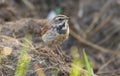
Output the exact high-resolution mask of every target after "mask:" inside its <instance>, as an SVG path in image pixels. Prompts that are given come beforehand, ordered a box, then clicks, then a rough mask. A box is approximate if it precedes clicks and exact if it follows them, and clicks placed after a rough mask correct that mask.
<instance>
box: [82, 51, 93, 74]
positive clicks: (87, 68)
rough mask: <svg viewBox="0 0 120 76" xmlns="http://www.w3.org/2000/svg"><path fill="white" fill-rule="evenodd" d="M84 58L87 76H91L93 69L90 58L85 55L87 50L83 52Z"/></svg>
mask: <svg viewBox="0 0 120 76" xmlns="http://www.w3.org/2000/svg"><path fill="white" fill-rule="evenodd" d="M83 57H84V63H85V68H86V70H87V73H86V76H91V74H92V68H91V65H90V63H89V60H88V57H87V55H86V53H85V50H83Z"/></svg>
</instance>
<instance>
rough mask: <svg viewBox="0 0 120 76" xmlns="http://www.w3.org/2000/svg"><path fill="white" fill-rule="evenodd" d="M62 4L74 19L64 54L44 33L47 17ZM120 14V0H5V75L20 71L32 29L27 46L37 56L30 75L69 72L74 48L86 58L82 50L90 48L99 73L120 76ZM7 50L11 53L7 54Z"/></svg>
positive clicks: (0, 35) (0, 5) (0, 4)
mask: <svg viewBox="0 0 120 76" xmlns="http://www.w3.org/2000/svg"><path fill="white" fill-rule="evenodd" d="M58 8H60V9H62V13H61V14H64V15H67V16H69V17H70V22H69V24H70V29H71V30H70V36H69V38H68V39H67V40H66V41H65V42H63V44H61V49H62V52H63V57H61V55H60V54H59V53H58V52H57V49H56V48H55V47H48V46H46V45H45V44H44V43H43V41H42V40H41V37H40V32H41V30H40V29H41V27H40V26H42V25H44V24H45V23H44V19H46V18H47V16H48V14H49V13H50V11H51V10H55V9H58ZM119 12H120V1H119V0H75V1H73V0H1V1H0V55H1V63H0V76H13V75H14V73H15V69H16V65H17V62H18V58H19V55H20V51H21V48H22V47H23V46H24V45H23V44H24V40H25V37H26V34H28V33H29V34H30V36H31V41H28V43H29V46H26V47H29V48H28V54H29V55H30V56H31V58H32V59H31V61H30V64H29V66H28V69H27V73H26V76H38V75H39V73H43V72H44V73H45V75H46V76H52V74H53V72H57V75H58V76H69V73H70V67H71V63H72V57H71V48H72V47H74V46H76V47H77V48H78V49H79V54H80V56H81V57H82V50H83V49H85V50H86V53H87V55H88V58H89V61H90V63H91V65H92V67H93V71H94V73H95V74H96V75H98V76H120V13H119ZM41 21H42V22H41ZM39 25H40V26H39ZM26 41H27V40H26ZM6 48H7V53H6V52H2V51H5V50H6ZM11 50H12V51H11ZM8 51H9V52H10V53H9V52H8ZM37 69H39V71H37Z"/></svg>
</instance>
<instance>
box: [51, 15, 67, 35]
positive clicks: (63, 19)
mask: <svg viewBox="0 0 120 76" xmlns="http://www.w3.org/2000/svg"><path fill="white" fill-rule="evenodd" d="M68 21H69V17H67V16H66V15H57V16H56V17H54V18H53V20H52V21H51V27H52V28H54V29H55V30H56V31H57V32H58V33H59V34H65V33H66V32H67V30H68V29H69V25H68Z"/></svg>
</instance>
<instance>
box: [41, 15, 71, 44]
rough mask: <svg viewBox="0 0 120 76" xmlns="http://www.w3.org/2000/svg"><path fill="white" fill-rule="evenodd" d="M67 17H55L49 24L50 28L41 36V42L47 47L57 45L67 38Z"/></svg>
mask: <svg viewBox="0 0 120 76" xmlns="http://www.w3.org/2000/svg"><path fill="white" fill-rule="evenodd" d="M68 21H69V17H67V16H66V15H57V16H56V17H54V18H53V19H52V20H51V21H50V23H49V26H50V28H49V29H48V30H47V31H46V32H45V33H44V34H43V36H42V40H43V42H44V43H46V44H47V45H49V46H55V45H59V44H61V43H62V42H64V41H65V40H66V39H67V38H68V36H69V24H68Z"/></svg>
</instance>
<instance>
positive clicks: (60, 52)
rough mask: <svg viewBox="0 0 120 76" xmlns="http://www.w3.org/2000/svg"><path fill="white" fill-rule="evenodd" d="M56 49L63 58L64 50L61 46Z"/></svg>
mask: <svg viewBox="0 0 120 76" xmlns="http://www.w3.org/2000/svg"><path fill="white" fill-rule="evenodd" d="M56 49H57V52H58V54H59V55H60V57H62V58H63V52H62V49H61V47H60V45H56Z"/></svg>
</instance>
